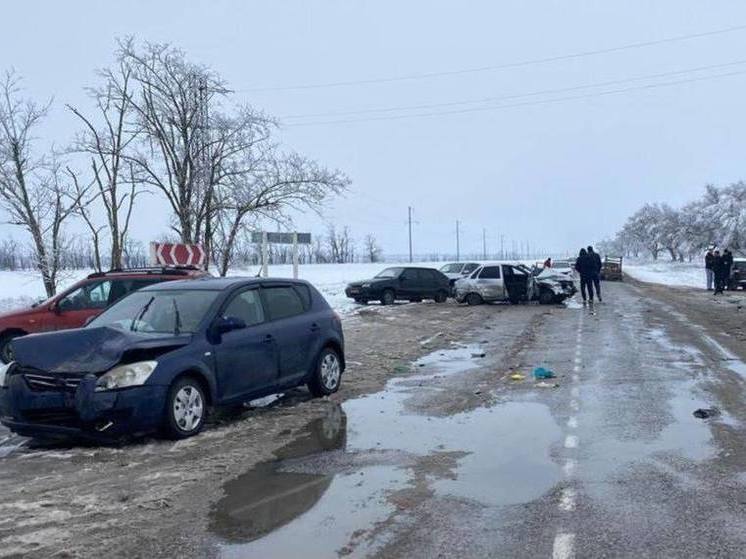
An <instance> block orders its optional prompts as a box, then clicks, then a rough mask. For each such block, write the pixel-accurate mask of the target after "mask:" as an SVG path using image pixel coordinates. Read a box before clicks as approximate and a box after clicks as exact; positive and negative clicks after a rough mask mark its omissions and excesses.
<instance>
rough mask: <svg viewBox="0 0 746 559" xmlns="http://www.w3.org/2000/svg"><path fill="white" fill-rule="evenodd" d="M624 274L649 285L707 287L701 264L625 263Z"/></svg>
mask: <svg viewBox="0 0 746 559" xmlns="http://www.w3.org/2000/svg"><path fill="white" fill-rule="evenodd" d="M623 269H624V272H625V273H627V274H629V275H630V276H632V277H633V278H635V279H637V280H640V281H645V282H649V283H659V284H663V285H671V286H679V287H699V288H703V289H704V287H705V270H704V266H703V264H702V263H701V262H671V261H666V260H658V261H650V262H644V261H634V260H629V261H625V262H624V265H623Z"/></svg>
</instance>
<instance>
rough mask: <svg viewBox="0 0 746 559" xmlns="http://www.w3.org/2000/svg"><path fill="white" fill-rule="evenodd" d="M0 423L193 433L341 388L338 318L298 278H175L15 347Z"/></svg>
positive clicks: (52, 432) (2, 376) (55, 431)
mask: <svg viewBox="0 0 746 559" xmlns="http://www.w3.org/2000/svg"><path fill="white" fill-rule="evenodd" d="M13 350H14V356H15V361H14V362H13V363H11V364H9V365H7V366H1V367H0V419H1V420H2V423H3V424H4V425H6V426H7V427H8V428H10V429H11V430H12V431H14V432H16V433H18V434H20V435H25V436H32V437H42V438H58V437H60V436H64V437H66V436H83V437H88V438H97V439H101V438H119V437H121V436H123V435H138V434H145V433H151V432H155V431H161V432H162V433H164V434H165V435H167V436H169V437H172V438H184V437H189V436H191V435H194V434H196V433H198V432H199V431H200V430H201V429H202V427H203V425H204V423H205V420H206V418H207V413H208V409H209V408H211V407H217V406H224V405H231V404H238V403H241V402H245V401H247V400H251V399H254V398H259V397H262V396H266V395H269V394H273V393H276V392H279V391H282V390H286V389H289V388H292V387H295V386H298V385H301V384H307V385H308V387H309V389H310V391H311V392H312V393H313V394H314V395H317V396H321V395H327V394H331V393H333V392H335V391H336V390H337V389H338V388H339V384H340V381H341V375H342V372H343V371H344V367H345V360H344V337H343V333H342V324H341V321H340V318H339V316H338V315H337V314H336V313H335V312H334V311H333V310H332V309H331V308H330V307H329V305H328V303H327V302H326V301H325V300H324V298H323V297H322V296H321V295H320V294H319V292H318V291H317V290H316V289H315V288H314V287H313V286H311V285H310V284H308V283H306V282H303V281H292V280H271V279H258V278H255V279H245V278H243V279H242V278H222V279H201V280H192V281H177V282H169V283H163V284H157V285H153V286H150V287H146V288H144V289H142V290H140V291H137V292H135V293H133V294H131V295H128V296H127V297H125V298H124V299H122V300H120V301H119V302H118V303H116V304H114V305H113V306H112V307H110V308H109V309H108V310H106V311H105V312H104V313H102V314H101V315H99V316H98V317H97V318H95V319H94V320H93V321H92V322H91V323H90V324H89V325H88V326H87V327H85V328H81V329H77V330H64V331H60V332H54V333H48V334H35V335H30V336H26V337H23V338H19V339H17V340H14V341H13Z"/></svg>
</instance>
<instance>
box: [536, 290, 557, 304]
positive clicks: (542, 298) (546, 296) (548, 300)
mask: <svg viewBox="0 0 746 559" xmlns="http://www.w3.org/2000/svg"><path fill="white" fill-rule="evenodd" d="M553 302H554V293H552V292H551V291H549V290H548V289H542V290H541V292H539V304H541V305H551V304H552V303H553Z"/></svg>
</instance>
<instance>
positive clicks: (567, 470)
mask: <svg viewBox="0 0 746 559" xmlns="http://www.w3.org/2000/svg"><path fill="white" fill-rule="evenodd" d="M562 472H563V473H564V474H565V477H567V478H571V477H572V474H573V473H574V472H575V460H573V459H572V458H568V459H567V460H566V461H565V464H564V466H562Z"/></svg>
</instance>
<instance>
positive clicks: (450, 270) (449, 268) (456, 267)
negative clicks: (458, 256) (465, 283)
mask: <svg viewBox="0 0 746 559" xmlns="http://www.w3.org/2000/svg"><path fill="white" fill-rule="evenodd" d="M462 266H463V264H446V265H445V266H443V267H442V268H441V269H440V271H441V272H443V273H444V274H460V273H461V267H462Z"/></svg>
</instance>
